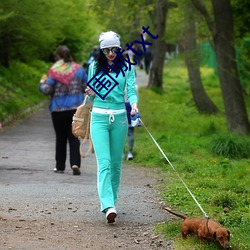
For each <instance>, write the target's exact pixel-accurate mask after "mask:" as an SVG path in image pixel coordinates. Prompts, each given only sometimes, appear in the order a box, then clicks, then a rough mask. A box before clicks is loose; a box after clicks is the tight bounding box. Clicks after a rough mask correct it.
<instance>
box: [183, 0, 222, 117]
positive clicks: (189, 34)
mask: <svg viewBox="0 0 250 250" xmlns="http://www.w3.org/2000/svg"><path fill="white" fill-rule="evenodd" d="M191 13H194V12H193V7H192V5H190V4H189V3H187V4H186V6H185V13H184V15H185V17H186V18H185V27H184V40H185V46H184V50H185V55H186V64H187V69H188V76H189V82H190V87H191V92H192V95H193V98H194V102H195V105H196V107H197V109H198V110H199V112H200V113H208V114H212V113H217V112H218V108H217V107H216V106H215V104H214V103H213V102H212V101H211V99H210V98H209V96H208V95H207V93H206V91H205V89H204V86H203V84H202V80H201V75H200V57H199V53H198V52H197V44H196V27H195V17H194V14H192V16H191Z"/></svg>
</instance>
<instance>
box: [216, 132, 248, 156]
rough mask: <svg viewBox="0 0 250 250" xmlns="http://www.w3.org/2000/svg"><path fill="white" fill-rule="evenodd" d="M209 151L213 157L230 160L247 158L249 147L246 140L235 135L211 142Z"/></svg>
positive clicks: (218, 138)
mask: <svg viewBox="0 0 250 250" xmlns="http://www.w3.org/2000/svg"><path fill="white" fill-rule="evenodd" d="M211 144H212V145H211V151H212V153H213V154H215V155H219V156H223V157H227V158H231V159H240V158H249V156H250V146H249V141H248V142H247V138H241V137H239V136H236V135H226V136H223V135H222V136H219V137H216V138H214V139H213V140H212V143H211Z"/></svg>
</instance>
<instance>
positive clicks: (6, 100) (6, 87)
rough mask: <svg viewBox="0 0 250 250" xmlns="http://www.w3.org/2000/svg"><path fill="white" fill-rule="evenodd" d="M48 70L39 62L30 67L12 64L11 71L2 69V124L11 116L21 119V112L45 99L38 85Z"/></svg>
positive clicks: (0, 91) (19, 63)
mask: <svg viewBox="0 0 250 250" xmlns="http://www.w3.org/2000/svg"><path fill="white" fill-rule="evenodd" d="M47 70H48V66H47V65H46V64H45V63H43V62H38V61H36V62H33V63H31V64H30V65H27V64H24V63H21V62H12V63H11V65H10V68H9V69H6V68H4V67H0V122H4V121H5V120H6V118H8V116H10V115H13V116H14V117H16V118H18V117H20V114H21V111H23V110H25V109H28V108H30V107H34V105H35V104H38V103H40V102H41V101H42V100H44V99H45V97H44V95H42V94H41V93H40V92H39V90H38V84H39V81H40V79H41V76H42V74H44V73H46V72H47Z"/></svg>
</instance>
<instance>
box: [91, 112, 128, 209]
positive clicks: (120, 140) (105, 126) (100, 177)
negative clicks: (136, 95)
mask: <svg viewBox="0 0 250 250" xmlns="http://www.w3.org/2000/svg"><path fill="white" fill-rule="evenodd" d="M127 132H128V120H127V115H126V112H124V113H119V114H114V115H113V119H112V117H111V116H110V115H109V114H100V113H95V112H92V113H91V125H90V134H91V138H92V141H93V145H94V150H95V155H96V160H97V190H98V194H99V198H100V202H101V211H102V212H104V211H105V209H106V208H109V207H115V204H116V201H117V198H118V197H117V196H118V189H119V186H120V179H121V168H122V155H123V149H124V144H125V141H126V137H127Z"/></svg>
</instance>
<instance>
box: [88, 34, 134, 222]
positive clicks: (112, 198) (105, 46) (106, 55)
mask: <svg viewBox="0 0 250 250" xmlns="http://www.w3.org/2000/svg"><path fill="white" fill-rule="evenodd" d="M99 42H100V54H99V57H98V59H97V60H96V61H95V62H93V63H92V64H91V65H90V67H89V74H88V86H89V87H87V89H86V93H87V94H88V95H89V96H90V98H91V99H92V100H93V110H92V114H91V125H90V133H91V138H92V140H93V144H94V150H95V154H96V159H97V167H98V173H97V188H98V194H99V198H100V202H101V211H102V212H103V213H106V218H107V221H108V223H113V222H114V221H115V218H116V216H117V212H116V208H115V204H116V201H117V194H118V189H119V186H120V178H121V165H122V155H123V148H124V144H125V141H126V136H127V131H128V121H127V115H126V109H125V103H124V91H125V88H126V92H127V97H128V100H129V102H130V104H131V107H132V110H131V115H134V114H136V113H137V112H138V108H137V94H136V87H135V74H134V68H133V66H131V68H130V70H129V69H128V67H125V65H126V63H124V64H125V65H123V64H121V62H124V61H123V59H122V58H120V57H119V56H117V54H116V53H115V52H116V51H118V50H119V49H120V48H121V46H120V36H119V35H118V34H116V33H115V32H112V31H108V32H104V33H102V34H101V35H100V37H99ZM116 57H117V59H116V60H115V61H114V59H115V58H116ZM115 64H117V65H118V66H117V65H115ZM119 67H122V70H120V71H119ZM102 69H104V70H106V72H109V73H108V74H105V75H104V76H103V77H105V78H106V79H108V81H109V82H108V81H107V85H105V86H104V85H102V84H104V81H103V82H102V83H100V81H101V80H100V79H101V74H104V73H103V71H102V72H101V73H99V74H98V72H99V71H100V70H102ZM125 69H127V71H126V73H125V74H123V72H125ZM118 72H119V73H118ZM111 77H112V78H111ZM96 79H99V82H95V81H96ZM115 81H116V82H117V83H118V85H116V86H115V87H114V88H113V89H112V90H111V91H110V92H109V93H108V94H107V91H108V88H110V86H114V83H115Z"/></svg>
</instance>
